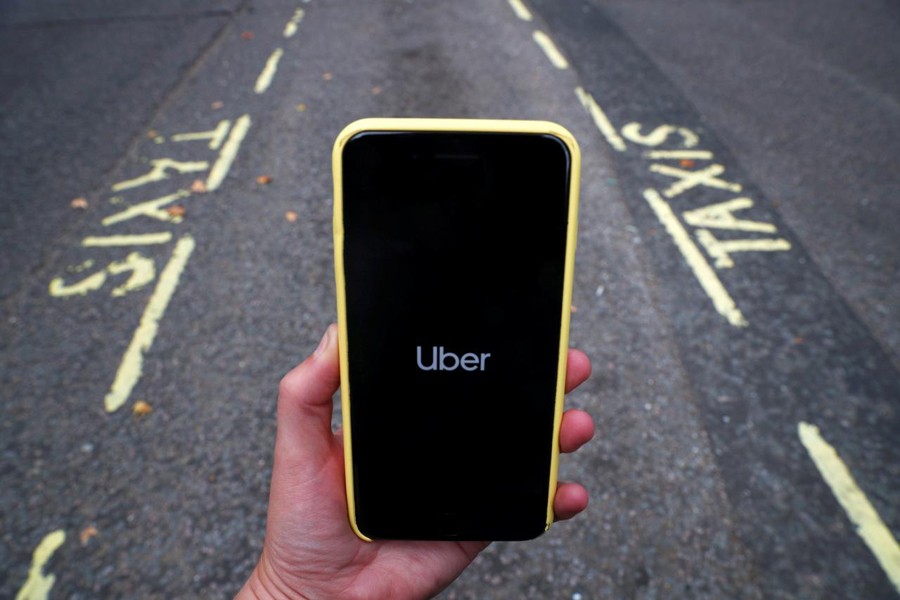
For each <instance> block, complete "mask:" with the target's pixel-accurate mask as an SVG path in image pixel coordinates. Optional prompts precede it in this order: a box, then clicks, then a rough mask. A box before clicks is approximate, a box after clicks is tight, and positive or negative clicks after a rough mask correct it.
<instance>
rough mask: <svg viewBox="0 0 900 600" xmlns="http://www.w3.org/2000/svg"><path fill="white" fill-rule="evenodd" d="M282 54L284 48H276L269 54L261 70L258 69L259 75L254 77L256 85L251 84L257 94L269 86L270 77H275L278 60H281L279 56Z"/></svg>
mask: <svg viewBox="0 0 900 600" xmlns="http://www.w3.org/2000/svg"><path fill="white" fill-rule="evenodd" d="M283 54H284V50H282V49H281V48H276V49H275V50H274V51H273V52H272V54H271V55H269V59H268V60H267V61H266V65H265V66H264V67H263V70H262V71H260V73H259V77H257V78H256V85H255V86H253V91H254V92H256V93H257V94H264V93H265V91H266V90H267V89H269V86H270V85H271V84H272V78H273V77H275V73H276V72H277V71H278V61H279V60H281V56H282V55H283Z"/></svg>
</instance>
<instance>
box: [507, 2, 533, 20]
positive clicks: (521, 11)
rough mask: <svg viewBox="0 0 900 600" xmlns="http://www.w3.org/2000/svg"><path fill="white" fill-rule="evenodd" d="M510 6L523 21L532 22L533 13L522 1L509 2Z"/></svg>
mask: <svg viewBox="0 0 900 600" xmlns="http://www.w3.org/2000/svg"><path fill="white" fill-rule="evenodd" d="M509 5H510V7H512V9H513V12H514V13H516V16H517V17H519V18H520V19H522V20H523V21H530V20H531V19H532V16H531V11H530V10H528V8H526V7H525V5H524V4H522V0H509Z"/></svg>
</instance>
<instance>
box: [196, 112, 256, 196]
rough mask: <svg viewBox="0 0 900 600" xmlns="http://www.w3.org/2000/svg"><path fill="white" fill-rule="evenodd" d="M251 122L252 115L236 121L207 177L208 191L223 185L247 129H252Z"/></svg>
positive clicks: (243, 116)
mask: <svg viewBox="0 0 900 600" xmlns="http://www.w3.org/2000/svg"><path fill="white" fill-rule="evenodd" d="M250 124H251V121H250V115H242V116H241V117H239V118H238V120H237V121H235V123H234V127H232V128H231V133H229V134H228V139H227V140H226V141H225V145H224V146H222V151H221V152H220V153H219V158H218V159H216V162H215V164H214V165H213V166H212V169H210V170H209V177H207V178H206V191H207V192H212V191H213V190H216V189H218V187H219V186H220V185H222V181H223V180H224V179H225V176H226V175H228V169H230V168H231V163H233V162H234V158H235V156H237V151H238V149H240V147H241V142H242V141H244V136H245V135H247V130H248V129H250Z"/></svg>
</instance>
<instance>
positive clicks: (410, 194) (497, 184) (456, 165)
mask: <svg viewBox="0 0 900 600" xmlns="http://www.w3.org/2000/svg"><path fill="white" fill-rule="evenodd" d="M341 163H342V167H341V173H342V187H343V214H342V220H343V227H344V245H343V258H344V275H345V294H346V296H345V298H346V300H345V302H346V326H347V339H348V343H347V356H348V368H349V388H350V396H349V401H350V423H351V435H352V465H353V469H352V476H353V485H354V501H355V513H356V523H357V526H358V528H359V529H360V531H361V532H362V533H363V534H365V535H366V536H368V537H371V538H382V539H385V538H394V539H479V540H481V539H485V540H487V539H507V540H512V539H529V538H532V537H535V536H537V535H539V534H541V533H542V532H543V531H544V530H545V528H546V526H547V523H546V520H547V502H548V493H549V492H550V490H549V482H550V469H551V453H552V445H553V423H554V410H555V401H556V385H557V372H558V361H559V351H560V350H559V345H560V335H561V324H562V317H561V315H562V302H563V282H564V276H565V264H566V244H567V224H568V214H569V211H568V209H569V185H570V169H571V156H570V153H569V149H568V147H567V146H566V145H565V143H563V142H562V141H561V140H560V139H558V138H556V137H554V136H552V135H543V134H515V133H477V132H472V133H469V132H434V133H431V132H419V131H415V132H402V131H401V132H364V133H359V134H357V135H355V136H354V137H352V138H351V139H349V140H348V141H347V143H346V144H345V146H344V149H343V153H342V157H341ZM571 243H574V240H573V241H571Z"/></svg>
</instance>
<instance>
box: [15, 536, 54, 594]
mask: <svg viewBox="0 0 900 600" xmlns="http://www.w3.org/2000/svg"><path fill="white" fill-rule="evenodd" d="M65 541H66V532H65V531H63V530H62V529H57V530H56V531H52V532H50V533H48V534H47V535H45V536H44V539H42V540H41V543H40V544H38V546H37V548H35V549H34V554H33V555H32V558H31V567H30V568H29V569H28V579H26V580H25V583H24V584H23V585H22V588H21V589H20V590H19V593H18V594H16V600H46V599H47V594H49V593H50V588H52V587H53V584H54V583H56V575H44V574H43V573H42V571H43V570H44V566H45V565H46V564H47V561H48V560H50V557H51V556H53V553H54V552H56V551H57V550H58V549H59V547H60V546H62V545H63V542H65Z"/></svg>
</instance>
